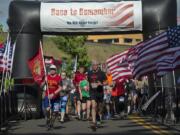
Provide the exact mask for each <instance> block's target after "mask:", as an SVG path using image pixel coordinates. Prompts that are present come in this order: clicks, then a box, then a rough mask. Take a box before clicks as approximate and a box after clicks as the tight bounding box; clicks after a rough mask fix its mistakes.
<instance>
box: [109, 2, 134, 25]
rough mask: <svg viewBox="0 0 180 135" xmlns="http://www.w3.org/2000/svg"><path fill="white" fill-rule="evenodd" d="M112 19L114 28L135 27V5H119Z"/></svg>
mask: <svg viewBox="0 0 180 135" xmlns="http://www.w3.org/2000/svg"><path fill="white" fill-rule="evenodd" d="M111 19H113V23H112V24H111V25H112V26H122V27H131V28H132V27H134V5H133V4H132V3H121V4H118V5H117V6H116V7H115V13H114V15H113V16H111Z"/></svg>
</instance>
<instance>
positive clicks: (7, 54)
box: [0, 41, 15, 71]
mask: <svg viewBox="0 0 180 135" xmlns="http://www.w3.org/2000/svg"><path fill="white" fill-rule="evenodd" d="M14 46H15V45H14V44H11V42H10V41H7V43H6V44H4V45H2V46H0V71H3V70H6V71H7V70H11V66H12V59H13V51H14Z"/></svg>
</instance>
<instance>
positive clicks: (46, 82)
mask: <svg viewBox="0 0 180 135" xmlns="http://www.w3.org/2000/svg"><path fill="white" fill-rule="evenodd" d="M40 51H41V53H42V60H43V68H44V72H45V84H47V85H46V86H47V93H48V100H49V106H50V105H51V104H50V99H49V86H48V81H47V71H46V67H45V63H44V53H43V49H42V42H41V41H40Z"/></svg>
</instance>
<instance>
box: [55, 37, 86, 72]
mask: <svg viewBox="0 0 180 135" xmlns="http://www.w3.org/2000/svg"><path fill="white" fill-rule="evenodd" d="M86 38H87V37H86V36H56V37H53V38H52V40H53V42H54V43H55V44H56V45H57V46H58V48H59V49H61V50H63V51H64V52H66V53H68V54H70V55H71V60H67V61H68V65H69V66H68V67H69V68H70V67H71V68H72V59H74V58H75V57H76V56H77V57H78V65H83V66H85V67H88V66H89V63H90V60H89V58H88V56H87V50H86V47H85V41H86ZM70 61H71V62H70ZM71 70H72V69H71Z"/></svg>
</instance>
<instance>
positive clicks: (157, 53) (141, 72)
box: [107, 26, 180, 79]
mask: <svg viewBox="0 0 180 135" xmlns="http://www.w3.org/2000/svg"><path fill="white" fill-rule="evenodd" d="M107 65H108V68H109V70H110V71H111V72H112V74H113V77H114V78H115V79H118V78H119V77H123V75H125V74H126V75H129V76H130V74H131V73H132V75H133V77H134V78H137V79H140V78H141V77H142V76H145V75H148V74H149V73H157V75H159V76H162V75H164V74H166V73H167V72H168V71H172V70H174V69H175V68H178V67H180V26H177V27H175V28H172V29H168V30H167V31H166V32H163V33H161V34H160V35H158V36H156V37H154V38H151V39H149V40H148V41H146V42H141V43H139V44H138V45H136V46H134V47H132V48H130V49H129V50H127V51H125V52H123V53H120V54H116V55H114V56H112V57H110V58H109V59H108V60H107Z"/></svg>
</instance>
